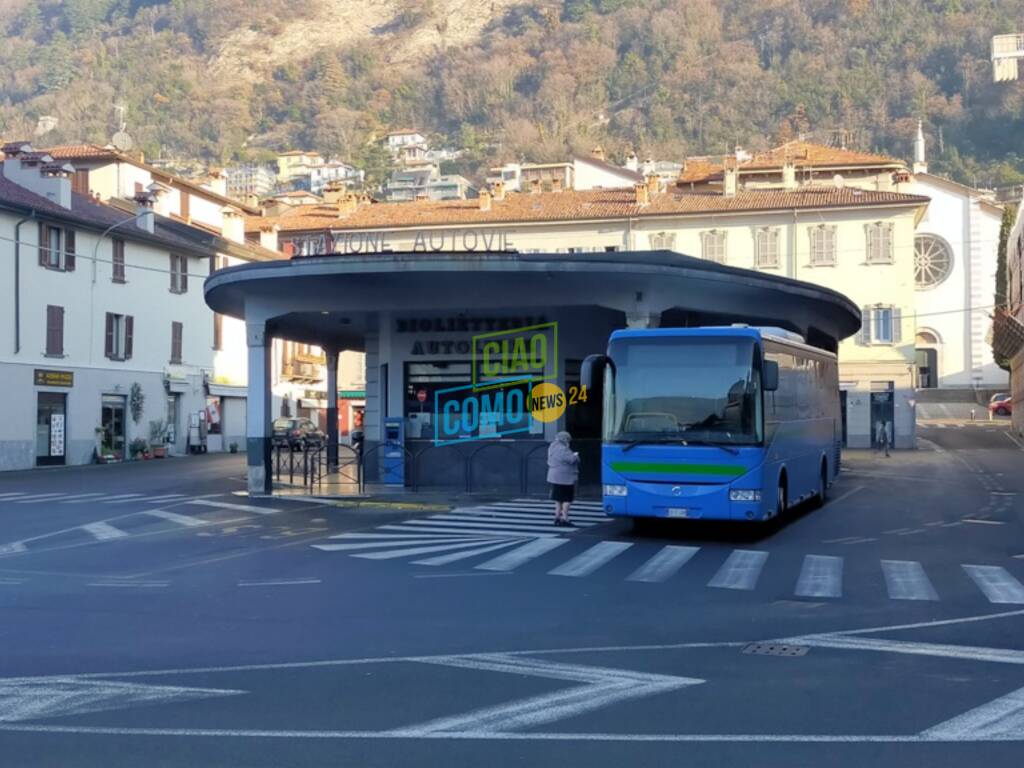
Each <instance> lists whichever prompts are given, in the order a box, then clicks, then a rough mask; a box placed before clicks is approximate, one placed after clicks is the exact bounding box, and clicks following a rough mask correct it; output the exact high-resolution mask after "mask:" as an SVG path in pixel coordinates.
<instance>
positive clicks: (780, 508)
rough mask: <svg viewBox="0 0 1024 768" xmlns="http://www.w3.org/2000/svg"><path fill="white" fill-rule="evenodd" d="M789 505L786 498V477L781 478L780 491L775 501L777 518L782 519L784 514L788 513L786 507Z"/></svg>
mask: <svg viewBox="0 0 1024 768" xmlns="http://www.w3.org/2000/svg"><path fill="white" fill-rule="evenodd" d="M787 506H788V503H787V499H786V479H785V478H783V479H781V480H779V492H778V495H777V496H776V502H775V519H776V520H781V519H782V516H783V515H784V514H786V507H787Z"/></svg>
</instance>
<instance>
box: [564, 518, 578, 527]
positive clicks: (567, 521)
mask: <svg viewBox="0 0 1024 768" xmlns="http://www.w3.org/2000/svg"><path fill="white" fill-rule="evenodd" d="M562 525H564V526H565V527H566V528H575V527H576V523H574V522H573V521H572V520H563V521H562Z"/></svg>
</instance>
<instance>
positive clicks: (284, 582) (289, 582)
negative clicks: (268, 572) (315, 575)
mask: <svg viewBox="0 0 1024 768" xmlns="http://www.w3.org/2000/svg"><path fill="white" fill-rule="evenodd" d="M320 583H322V582H321V581H320V579H312V578H311V579H268V580H265V581H239V582H238V586H240V587H290V586H294V585H297V584H320Z"/></svg>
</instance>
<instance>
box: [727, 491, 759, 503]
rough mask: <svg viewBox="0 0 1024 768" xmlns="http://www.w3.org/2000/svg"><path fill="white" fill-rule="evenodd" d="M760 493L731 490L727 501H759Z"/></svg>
mask: <svg viewBox="0 0 1024 768" xmlns="http://www.w3.org/2000/svg"><path fill="white" fill-rule="evenodd" d="M760 500H761V492H760V491H741V490H738V489H735V488H734V489H733V490H731V491H729V501H760Z"/></svg>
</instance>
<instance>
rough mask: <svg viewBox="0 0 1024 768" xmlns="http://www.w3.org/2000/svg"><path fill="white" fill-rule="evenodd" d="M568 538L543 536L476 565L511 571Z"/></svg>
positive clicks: (485, 569)
mask: <svg viewBox="0 0 1024 768" xmlns="http://www.w3.org/2000/svg"><path fill="white" fill-rule="evenodd" d="M568 542H569V539H556V538H543V539H535V540H534V541H531V542H530V543H528V544H523V546H521V547H516V548H515V549H513V550H512V551H511V552H506V553H504V554H502V555H498V556H497V557H495V558H492V559H490V560H488V561H487V562H486V563H481V564H480V565H478V566H477V568H478V569H480V570H481V571H513V570H515V569H516V568H518V567H519V566H521V565H523V564H524V563H528V562H530V561H531V560H533V559H535V558H538V557H540V556H541V555H544V554H547V553H548V552H550V551H551V550H553V549H555V548H557V547H560V546H562V545H563V544H567V543H568Z"/></svg>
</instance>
